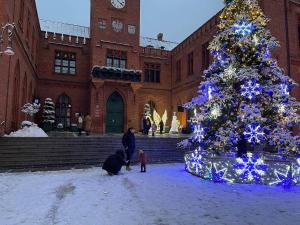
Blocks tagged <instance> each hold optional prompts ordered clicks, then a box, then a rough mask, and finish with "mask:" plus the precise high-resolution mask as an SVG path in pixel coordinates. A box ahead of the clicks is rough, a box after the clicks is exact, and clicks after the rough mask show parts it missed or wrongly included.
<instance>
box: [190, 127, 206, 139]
mask: <svg viewBox="0 0 300 225" xmlns="http://www.w3.org/2000/svg"><path fill="white" fill-rule="evenodd" d="M193 135H194V136H193V140H194V141H195V142H198V143H200V142H201V141H202V140H203V139H204V135H205V129H204V128H203V127H202V126H201V125H199V124H197V125H195V126H194V132H193Z"/></svg>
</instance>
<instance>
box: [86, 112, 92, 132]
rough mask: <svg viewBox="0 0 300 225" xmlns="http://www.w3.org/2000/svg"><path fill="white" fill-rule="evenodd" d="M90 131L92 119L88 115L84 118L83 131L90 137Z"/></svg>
mask: <svg viewBox="0 0 300 225" xmlns="http://www.w3.org/2000/svg"><path fill="white" fill-rule="evenodd" d="M91 129H92V117H91V116H90V115H89V114H87V115H86V116H85V117H84V131H85V132H86V135H87V136H88V135H90V132H91Z"/></svg>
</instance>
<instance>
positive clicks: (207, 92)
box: [199, 83, 219, 101]
mask: <svg viewBox="0 0 300 225" xmlns="http://www.w3.org/2000/svg"><path fill="white" fill-rule="evenodd" d="M218 93H219V89H218V88H217V87H216V85H215V84H214V83H211V84H208V83H206V84H204V85H202V86H201V88H200V91H199V95H201V96H203V97H204V98H205V99H206V100H208V101H210V100H211V99H213V97H214V96H216V95H217V94H218Z"/></svg>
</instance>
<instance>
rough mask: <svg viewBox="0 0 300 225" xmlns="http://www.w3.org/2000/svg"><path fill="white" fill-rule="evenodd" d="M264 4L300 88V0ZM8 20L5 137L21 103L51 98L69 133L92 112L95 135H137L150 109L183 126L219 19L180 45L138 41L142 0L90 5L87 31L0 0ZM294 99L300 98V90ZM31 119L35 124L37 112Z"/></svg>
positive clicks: (3, 63) (1, 18)
mask: <svg viewBox="0 0 300 225" xmlns="http://www.w3.org/2000/svg"><path fill="white" fill-rule="evenodd" d="M261 6H262V8H263V9H264V11H265V13H266V14H267V16H269V17H270V18H271V23H270V26H269V28H270V29H271V31H272V33H273V35H274V36H276V37H277V38H278V39H279V41H280V43H281V48H280V49H278V50H276V51H274V53H273V54H274V56H275V57H276V58H277V59H278V61H279V64H280V65H281V67H283V68H284V69H285V71H286V73H287V74H289V75H290V76H291V77H292V78H293V79H295V80H296V81H297V82H298V83H300V78H299V76H298V73H299V72H300V70H299V68H300V3H299V1H296V0H276V1H274V0H263V1H261ZM6 22H11V23H12V22H13V23H14V24H15V26H16V28H15V32H14V36H13V50H14V52H15V55H14V56H5V55H2V56H0V68H1V70H0V78H1V82H0V106H1V107H0V123H1V121H5V131H6V132H10V131H11V130H14V129H17V128H18V127H19V124H20V122H21V121H22V120H24V119H26V118H25V115H24V114H23V113H21V111H20V108H21V106H22V105H24V104H25V103H26V102H31V101H32V99H33V98H39V99H40V100H41V102H43V101H44V100H45V98H48V97H49V98H52V99H53V100H54V102H55V112H56V124H58V123H61V124H63V126H64V127H65V128H69V127H70V126H71V125H72V123H76V116H75V114H76V113H81V114H84V115H86V114H90V115H91V116H92V119H93V123H92V124H93V125H92V130H93V132H94V133H119V132H123V131H124V130H126V129H127V128H128V127H135V128H136V129H137V130H140V127H141V119H142V115H143V114H144V111H145V108H149V107H150V111H151V112H152V111H153V110H154V109H155V110H156V111H157V112H158V114H159V115H162V114H163V113H164V112H165V111H167V112H168V117H169V118H171V117H172V114H173V112H177V113H178V117H179V120H180V122H181V124H182V126H183V127H185V126H186V125H187V124H186V121H187V119H188V116H189V112H186V111H185V110H184V109H183V108H182V107H181V106H182V104H183V103H186V102H188V101H190V100H191V99H192V98H193V97H194V96H196V95H197V88H198V86H199V83H200V82H201V76H202V74H203V71H204V70H205V69H206V68H207V67H208V65H209V63H210V61H211V59H210V55H209V51H208V50H207V47H208V44H209V42H210V40H211V39H212V37H213V36H214V34H215V33H216V31H217V27H216V25H217V24H218V14H217V15H216V16H214V17H213V18H211V19H210V20H209V21H208V22H207V23H205V24H204V25H203V26H201V27H200V28H199V29H198V30H196V31H195V32H194V33H193V34H191V35H190V36H189V37H187V38H186V39H185V40H184V41H183V42H181V43H179V44H175V43H171V42H166V41H164V40H163V39H162V36H161V35H159V36H158V38H157V39H150V38H141V37H140V0H130V1H129V0H127V1H126V0H122V1H120V0H119V1H114V0H91V20H90V27H89V28H86V27H79V26H72V25H65V24H59V23H53V22H50V21H43V20H40V19H39V18H38V15H37V10H36V5H35V1H34V0H26V1H25V0H0V23H6ZM5 44H7V43H4V46H5ZM293 94H294V95H295V96H296V97H297V98H298V99H300V91H299V89H297V90H295V91H294V93H293ZM145 105H146V107H145ZM27 119H28V118H27ZM35 120H36V122H37V123H39V124H40V123H41V120H42V119H41V115H37V116H36V118H35ZM170 122H171V121H170V119H169V121H168V124H167V125H169V124H170Z"/></svg>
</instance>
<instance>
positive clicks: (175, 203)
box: [0, 164, 300, 225]
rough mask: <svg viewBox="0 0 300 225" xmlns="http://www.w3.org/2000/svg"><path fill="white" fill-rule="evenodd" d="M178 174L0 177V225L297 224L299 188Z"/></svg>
mask: <svg viewBox="0 0 300 225" xmlns="http://www.w3.org/2000/svg"><path fill="white" fill-rule="evenodd" d="M183 168H184V165H182V164H171V165H147V172H146V173H140V172H139V170H140V168H139V167H133V171H131V172H127V171H124V172H123V174H121V175H119V176H113V177H110V176H108V175H106V173H105V172H104V171H102V170H101V169H100V168H93V169H87V170H73V171H59V172H38V173H17V174H2V175H1V174H0V194H1V195H0V199H1V201H0V209H1V210H0V224H1V225H2V224H3V225H13V224H14V225H17V224H22V225H43V224H48V225H50V224H51V225H52V224H56V225H120V224H121V225H159V224H161V225H162V224H165V225H199V224H203V225H204V224H206V225H225V224H227V225H229V224H230V225H249V224H257V225H299V221H300V206H299V200H297V199H299V195H300V187H295V188H294V189H292V190H291V191H290V192H285V191H284V190H283V189H282V188H280V187H269V186H256V185H226V184H213V183H210V182H207V181H203V180H201V179H199V178H198V177H194V176H191V175H190V174H188V173H186V172H184V170H183Z"/></svg>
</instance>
